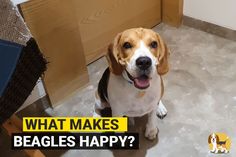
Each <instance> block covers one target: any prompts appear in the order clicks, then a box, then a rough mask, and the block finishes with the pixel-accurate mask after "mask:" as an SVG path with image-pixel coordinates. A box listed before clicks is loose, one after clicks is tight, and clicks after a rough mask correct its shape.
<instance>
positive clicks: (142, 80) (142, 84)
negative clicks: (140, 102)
mask: <svg viewBox="0 0 236 157" xmlns="http://www.w3.org/2000/svg"><path fill="white" fill-rule="evenodd" d="M126 73H127V75H128V77H129V79H130V80H132V81H133V83H134V86H135V87H136V88H138V89H146V88H148V87H149V86H150V78H149V77H148V76H147V75H145V74H143V75H140V76H139V77H133V76H132V75H130V73H129V72H128V71H126Z"/></svg>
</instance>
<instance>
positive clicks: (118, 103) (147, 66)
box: [94, 28, 169, 139]
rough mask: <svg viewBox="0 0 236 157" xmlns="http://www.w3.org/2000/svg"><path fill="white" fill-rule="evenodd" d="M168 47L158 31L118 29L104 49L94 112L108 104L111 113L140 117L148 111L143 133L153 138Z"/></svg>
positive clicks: (160, 113)
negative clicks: (106, 49)
mask: <svg viewBox="0 0 236 157" xmlns="http://www.w3.org/2000/svg"><path fill="white" fill-rule="evenodd" d="M168 56H169V52H168V49H167V47H166V45H165V43H164V41H163V40H162V38H161V37H160V35H159V34H157V33H156V32H154V31H152V30H150V29H144V28H133V29H129V30H126V31H124V32H122V33H119V34H118V35H117V36H116V37H115V39H114V41H113V43H112V44H110V46H109V48H108V53H107V56H106V57H107V60H108V63H109V68H107V69H106V70H105V72H104V73H103V76H102V78H101V80H100V82H99V85H98V90H97V93H96V104H95V112H94V116H100V115H101V112H102V110H103V109H105V108H106V107H110V108H111V111H112V116H114V117H115V116H128V117H140V116H143V115H145V114H148V122H147V125H146V131H145V136H146V137H147V138H148V139H155V138H156V136H157V133H158V129H157V115H158V117H160V118H161V119H162V118H164V117H165V116H166V114H167V110H166V108H165V107H164V105H163V103H162V102H161V97H162V96H163V92H164V87H163V81H162V77H161V76H162V75H164V74H165V73H167V72H168V70H169V66H168Z"/></svg>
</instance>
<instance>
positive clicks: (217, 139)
mask: <svg viewBox="0 0 236 157" xmlns="http://www.w3.org/2000/svg"><path fill="white" fill-rule="evenodd" d="M219 142H220V139H219V136H218V135H216V143H219Z"/></svg>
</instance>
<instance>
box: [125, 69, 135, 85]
mask: <svg viewBox="0 0 236 157" xmlns="http://www.w3.org/2000/svg"><path fill="white" fill-rule="evenodd" d="M129 75H130V74H129V73H128V71H127V70H124V72H123V77H124V78H125V80H126V81H127V82H128V83H129V84H133V80H131V79H130V77H129Z"/></svg>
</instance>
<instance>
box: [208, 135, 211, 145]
mask: <svg viewBox="0 0 236 157" xmlns="http://www.w3.org/2000/svg"><path fill="white" fill-rule="evenodd" d="M208 143H209V144H210V143H211V135H210V136H209V137H208Z"/></svg>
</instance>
